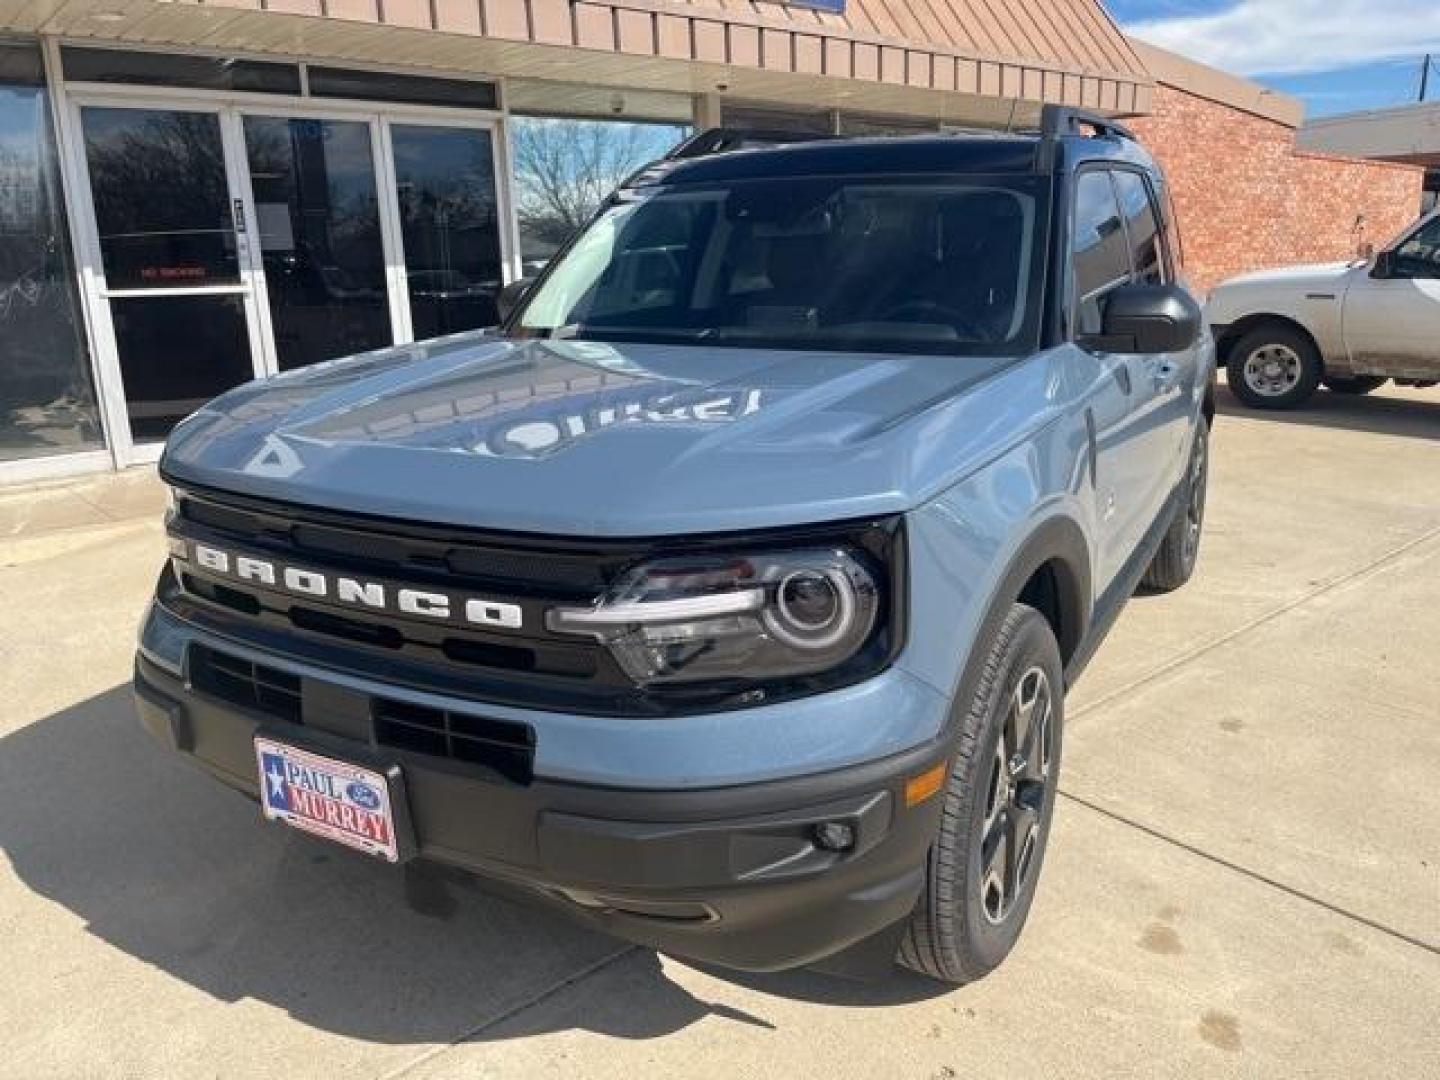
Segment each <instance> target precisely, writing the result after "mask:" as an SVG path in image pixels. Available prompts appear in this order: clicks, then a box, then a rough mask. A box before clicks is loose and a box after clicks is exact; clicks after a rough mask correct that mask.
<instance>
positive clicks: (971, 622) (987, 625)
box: [897, 418, 1095, 715]
mask: <svg viewBox="0 0 1440 1080" xmlns="http://www.w3.org/2000/svg"><path fill="white" fill-rule="evenodd" d="M1086 452H1087V451H1086V440H1085V433H1084V429H1083V427H1081V426H1080V425H1079V424H1078V422H1077V423H1073V424H1072V423H1071V422H1069V420H1068V418H1066V419H1062V420H1061V421H1060V422H1057V423H1056V424H1053V425H1051V426H1050V427H1048V428H1046V429H1045V430H1044V431H1043V432H1040V433H1039V434H1037V436H1036V437H1035V438H1034V439H1032V440H1030V441H1027V442H1026V443H1024V444H1022V445H1020V446H1017V447H1015V448H1014V449H1013V450H1011V451H1010V452H1008V453H1007V454H1005V455H1004V456H1003V457H1001V458H999V459H997V460H996V461H994V462H992V463H991V464H990V465H988V466H987V467H985V468H984V469H982V470H981V471H980V472H978V473H976V474H975V475H973V476H971V477H970V478H969V479H967V480H965V481H962V482H961V483H959V484H956V485H955V486H954V487H952V488H951V489H949V490H948V491H946V492H945V493H944V494H943V495H941V496H940V497H938V498H936V499H934V500H932V501H931V502H929V503H927V504H926V505H925V506H923V507H921V508H920V509H918V510H917V511H915V512H914V513H913V514H912V515H911V519H910V528H909V535H908V543H909V551H910V575H911V582H910V596H911V600H910V618H911V633H910V637H909V644H908V645H907V646H906V649H905V652H904V653H902V655H901V657H900V658H899V660H898V661H897V663H898V664H899V666H901V667H903V668H905V669H906V670H907V671H908V672H909V673H910V674H913V675H915V676H916V677H917V678H920V679H923V680H924V681H925V682H926V683H928V684H929V685H930V686H932V687H933V688H935V689H936V690H938V691H940V692H941V693H943V694H945V695H946V696H947V697H948V698H950V699H951V700H952V702H965V701H968V700H969V698H970V695H971V693H972V692H973V688H974V685H975V683H976V682H977V681H978V679H979V675H980V669H981V666H982V665H983V663H984V659H985V653H986V651H987V650H988V646H989V642H990V641H991V640H992V638H993V636H994V634H995V632H996V630H997V629H998V627H999V624H1000V621H1001V620H1003V618H1004V617H1005V612H1006V611H1007V610H1008V609H1009V607H1010V605H1011V604H1012V603H1014V602H1015V600H1016V599H1017V598H1018V597H1019V595H1020V593H1021V590H1022V589H1023V588H1024V586H1025V584H1026V582H1027V581H1029V579H1030V578H1031V576H1032V575H1033V574H1034V573H1035V571H1036V570H1037V569H1038V568H1039V567H1041V566H1042V565H1044V564H1045V563H1046V562H1048V561H1050V560H1055V561H1056V566H1057V568H1058V569H1059V571H1060V573H1058V574H1057V585H1058V587H1059V592H1060V594H1061V596H1060V608H1061V612H1062V617H1061V620H1060V626H1059V633H1058V635H1057V637H1058V638H1059V639H1060V643H1061V655H1062V657H1064V656H1068V655H1070V653H1071V652H1072V651H1073V650H1074V649H1075V648H1076V647H1077V646H1078V644H1079V642H1080V641H1081V640H1082V639H1083V638H1084V635H1085V632H1086V630H1087V629H1088V627H1089V620H1090V614H1091V610H1092V608H1093V604H1094V583H1093V580H1092V576H1091V567H1092V566H1093V562H1094V554H1095V552H1094V545H1093V543H1092V537H1093V536H1094V521H1093V520H1092V512H1093V500H1090V499H1086V498H1084V497H1082V495H1083V492H1084V491H1085V490H1086V485H1088V484H1089V478H1088V466H1087V458H1086ZM952 715H953V709H952Z"/></svg>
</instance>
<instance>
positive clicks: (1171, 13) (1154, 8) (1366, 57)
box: [1105, 0, 1440, 117]
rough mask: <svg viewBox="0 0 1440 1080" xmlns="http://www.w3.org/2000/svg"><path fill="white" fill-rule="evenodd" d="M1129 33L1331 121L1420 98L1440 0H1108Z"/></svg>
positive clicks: (1433, 93) (1438, 44)
mask: <svg viewBox="0 0 1440 1080" xmlns="http://www.w3.org/2000/svg"><path fill="white" fill-rule="evenodd" d="M1105 4H1106V6H1107V7H1109V9H1110V12H1111V14H1113V15H1114V16H1115V18H1116V20H1117V21H1118V22H1119V23H1120V24H1121V25H1122V26H1123V27H1124V28H1125V30H1126V32H1127V33H1130V34H1133V35H1134V36H1136V37H1139V38H1143V39H1144V40H1146V41H1149V42H1152V43H1154V44H1156V45H1161V46H1163V47H1165V48H1167V49H1171V50H1173V51H1175V52H1179V53H1184V54H1185V55H1186V56H1190V57H1193V58H1194V59H1196V60H1201V61H1204V62H1205V63H1207V64H1211V65H1213V66H1214V67H1218V68H1223V69H1225V70H1226V71H1233V72H1234V73H1235V74H1237V75H1244V76H1247V77H1249V78H1253V79H1255V80H1257V81H1258V82H1261V83H1264V84H1265V85H1267V86H1272V87H1274V88H1275V89H1276V90H1280V91H1282V92H1284V93H1287V94H1293V95H1295V96H1296V97H1298V98H1301V99H1302V100H1303V101H1304V102H1305V106H1306V115H1308V116H1311V117H1315V116H1327V115H1331V114H1334V113H1341V112H1351V111H1353V110H1356V109H1374V108H1382V107H1384V106H1387V105H1401V104H1405V103H1407V102H1413V101H1415V100H1416V95H1417V93H1418V91H1419V88H1420V69H1421V58H1422V57H1423V56H1424V54H1425V53H1426V52H1432V53H1434V54H1435V55H1436V57H1437V63H1436V65H1435V67H1434V68H1432V69H1431V72H1430V92H1429V95H1428V98H1427V100H1430V101H1440V0H1105Z"/></svg>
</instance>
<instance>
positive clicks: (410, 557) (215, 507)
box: [179, 492, 632, 599]
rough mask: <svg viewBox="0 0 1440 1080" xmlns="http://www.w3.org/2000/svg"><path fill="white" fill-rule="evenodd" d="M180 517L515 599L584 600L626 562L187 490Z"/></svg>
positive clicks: (315, 555)
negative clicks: (466, 583)
mask: <svg viewBox="0 0 1440 1080" xmlns="http://www.w3.org/2000/svg"><path fill="white" fill-rule="evenodd" d="M179 507H180V515H181V517H182V518H183V519H185V520H187V521H191V522H194V523H195V524H197V525H199V526H202V527H203V528H205V529H207V530H213V531H214V532H215V533H217V534H220V535H223V536H224V537H225V538H226V539H227V540H231V541H234V542H238V543H242V544H247V545H250V546H254V545H259V546H260V547H261V548H268V549H275V550H280V551H281V552H283V554H284V555H286V556H288V557H290V558H294V559H296V560H299V561H308V562H311V563H315V564H318V565H321V566H326V565H337V564H338V565H342V566H345V567H347V568H349V569H354V570H363V571H367V572H370V573H376V574H388V575H392V576H395V577H400V578H407V579H408V578H412V577H414V576H415V575H416V573H417V572H418V573H420V574H422V575H433V574H442V575H447V576H451V577H455V578H462V579H465V580H467V581H469V582H470V583H472V584H473V585H475V586H476V587H477V588H482V589H491V590H498V591H500V592H507V593H515V594H517V595H541V596H545V597H547V598H550V597H560V598H569V599H584V598H588V597H591V596H594V595H596V594H597V593H599V592H601V591H603V590H604V589H605V587H606V586H607V585H608V584H609V583H610V582H611V581H612V580H613V579H614V577H615V576H616V575H617V574H618V573H619V572H620V571H621V570H622V569H623V568H624V567H625V566H626V565H628V563H629V562H630V561H631V558H632V556H629V555H626V554H624V553H619V552H616V551H614V550H605V549H603V548H602V547H600V546H599V545H595V546H593V547H592V546H590V545H585V544H575V545H569V546H564V545H560V544H546V545H544V546H543V547H542V546H539V545H537V544H535V543H534V542H533V541H531V542H528V543H527V542H523V541H520V540H516V541H514V542H509V541H507V540H504V539H499V538H492V537H487V536H483V535H478V534H475V535H470V534H466V535H463V536H462V535H459V534H458V532H457V531H455V530H443V529H439V528H433V527H427V526H413V527H402V526H400V525H398V524H396V523H393V522H374V523H371V522H369V521H367V520H365V519H363V518H359V517H357V516H355V515H341V514H337V513H329V512H326V511H320V510H313V509H310V508H306V509H303V510H302V509H298V508H297V509H293V510H292V509H289V508H286V509H279V508H273V507H270V506H267V505H265V504H261V503H258V502H255V501H250V500H247V501H246V504H245V505H243V506H242V505H238V504H236V505H231V504H229V503H227V502H222V501H220V500H219V499H216V498H212V497H208V496H200V495H196V494H193V493H189V492H182V493H181V494H180V501H179Z"/></svg>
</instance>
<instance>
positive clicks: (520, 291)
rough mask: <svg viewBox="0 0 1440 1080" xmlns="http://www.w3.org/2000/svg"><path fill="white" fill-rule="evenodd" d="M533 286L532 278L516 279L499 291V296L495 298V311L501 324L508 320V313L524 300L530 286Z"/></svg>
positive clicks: (533, 280)
mask: <svg viewBox="0 0 1440 1080" xmlns="http://www.w3.org/2000/svg"><path fill="white" fill-rule="evenodd" d="M533 284H535V279H534V278H528V277H522V278H516V279H515V280H514V281H512V282H510V284H509V285H506V286H505V287H504V288H503V289H501V290H500V294H499V295H498V296H496V297H495V311H496V312H497V313H498V314H499V316H500V321H501V322H502V323H503V322H504V321H505V320H506V319H508V318H510V313H511V312H512V311H514V310H515V307H516V305H518V304H519V303H520V301H521V300H523V299H524V298H525V294H526V293H527V292H529V290H530V286H531V285H533Z"/></svg>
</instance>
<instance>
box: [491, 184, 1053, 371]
mask: <svg viewBox="0 0 1440 1080" xmlns="http://www.w3.org/2000/svg"><path fill="white" fill-rule="evenodd" d="M1043 193H1044V187H1043V185H1042V184H1041V182H1040V179H1039V178H1036V177H1018V178H1017V177H1005V178H990V177H964V178H957V179H950V178H947V179H945V180H940V181H937V180H935V179H933V178H926V179H917V180H909V179H890V178H881V179H876V178H870V177H867V178H863V179H846V178H814V177H807V178H803V179H788V178H787V179H762V180H746V181H739V182H731V183H727V184H725V185H723V186H698V185H697V186H691V187H678V186H677V187H671V188H666V189H660V190H657V191H655V192H643V191H641V192H635V191H625V192H621V193H620V195H619V196H617V198H616V200H615V201H614V202H613V203H612V204H611V205H610V206H608V207H607V208H606V209H604V210H603V211H602V212H601V213H600V215H599V216H598V217H597V218H596V219H595V220H594V221H593V222H592V223H591V224H590V226H589V228H587V229H586V231H585V232H584V233H583V234H582V235H581V236H580V237H579V238H578V239H577V240H576V241H575V243H574V244H573V245H572V246H571V247H570V248H569V250H568V251H567V252H566V253H565V254H564V256H563V257H562V258H561V259H560V261H559V262H558V263H557V264H555V265H554V266H552V267H551V268H550V270H549V272H548V273H547V274H546V275H545V276H544V278H542V279H541V281H540V282H539V284H538V285H537V286H536V288H535V289H533V290H532V291H531V293H530V295H529V296H527V297H526V300H525V303H524V306H523V308H522V309H521V310H520V312H519V313H518V316H517V318H516V319H515V320H514V322H513V323H512V324H511V327H510V328H511V330H512V332H514V333H517V334H519V335H521V336H540V337H567V338H581V339H592V340H610V341H615V340H623V341H666V342H697V343H705V344H720V345H737V346H772V347H776V348H794V349H828V350H846V351H867V352H873V351H880V352H928V353H942V354H943V353H956V354H971V355H995V354H997V353H998V354H1016V353H1021V352H1027V351H1030V350H1032V349H1033V348H1034V347H1035V344H1036V341H1037V339H1038V325H1039V321H1040V320H1039V306H1040V298H1039V295H1038V294H1039V281H1040V265H1041V257H1042V249H1043V247H1044V245H1043V243H1042V238H1043V235H1044V229H1045V214H1044V194H1043Z"/></svg>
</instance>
